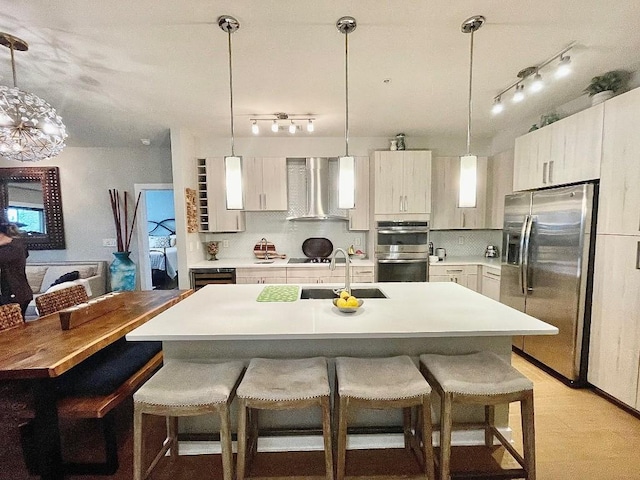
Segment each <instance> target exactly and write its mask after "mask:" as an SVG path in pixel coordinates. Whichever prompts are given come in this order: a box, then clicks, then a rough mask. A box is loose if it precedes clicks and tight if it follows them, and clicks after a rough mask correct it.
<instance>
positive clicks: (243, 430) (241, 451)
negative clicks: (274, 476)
mask: <svg viewBox="0 0 640 480" xmlns="http://www.w3.org/2000/svg"><path fill="white" fill-rule="evenodd" d="M246 455H247V405H246V404H245V402H244V400H242V399H239V402H238V454H237V468H236V475H237V477H236V478H237V479H238V480H243V479H244V476H245V462H246Z"/></svg>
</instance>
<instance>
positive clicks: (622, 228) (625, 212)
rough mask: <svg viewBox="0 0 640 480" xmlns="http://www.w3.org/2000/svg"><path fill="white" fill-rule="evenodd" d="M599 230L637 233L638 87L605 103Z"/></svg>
mask: <svg viewBox="0 0 640 480" xmlns="http://www.w3.org/2000/svg"><path fill="white" fill-rule="evenodd" d="M604 109H605V120H604V138H603V145H602V169H601V177H600V196H599V205H598V227H597V228H598V233H612V234H629V235H637V234H638V233H640V188H639V187H638V185H640V161H638V155H639V153H638V152H640V135H638V132H640V88H636V89H635V90H631V91H630V92H627V93H624V94H622V95H618V96H617V97H614V98H612V99H611V100H608V101H606V102H605V104H604Z"/></svg>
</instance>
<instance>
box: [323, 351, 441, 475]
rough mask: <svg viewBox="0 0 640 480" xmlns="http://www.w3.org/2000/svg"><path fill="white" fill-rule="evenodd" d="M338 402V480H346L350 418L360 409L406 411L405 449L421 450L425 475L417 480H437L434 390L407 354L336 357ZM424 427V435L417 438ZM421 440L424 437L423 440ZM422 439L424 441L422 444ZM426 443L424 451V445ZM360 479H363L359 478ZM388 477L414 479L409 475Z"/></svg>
mask: <svg viewBox="0 0 640 480" xmlns="http://www.w3.org/2000/svg"><path fill="white" fill-rule="evenodd" d="M335 392H336V394H337V395H338V399H337V401H336V402H334V403H335V405H336V408H337V410H338V459H337V475H336V477H337V480H342V479H343V478H345V474H346V450H347V418H348V415H349V412H350V411H351V410H353V409H356V408H366V409H378V410H382V409H397V408H402V411H403V430H404V446H405V449H407V450H410V449H411V450H414V451H416V450H417V453H418V458H419V459H420V461H421V463H422V467H423V472H424V474H423V475H420V476H418V477H415V478H424V477H425V476H426V477H427V478H428V479H430V480H435V476H434V456H433V446H432V443H431V442H432V440H431V437H432V428H431V387H430V386H429V384H428V383H427V382H426V381H425V379H424V377H423V376H422V375H421V374H420V371H419V370H418V368H417V367H416V366H415V364H414V363H413V361H412V360H411V359H410V358H409V357H408V356H406V355H402V356H398V357H389V358H351V357H338V358H336V388H335ZM413 407H417V410H418V416H417V420H418V421H417V424H418V425H419V427H417V426H416V430H415V433H412V425H411V410H412V408H413ZM418 428H421V432H420V435H419V436H418V435H417V431H418ZM418 437H421V439H419V438H418ZM420 440H422V442H421V441H420ZM421 443H422V449H420V444H421ZM358 478H363V477H361V476H359V477H358ZM385 478H412V477H410V476H407V475H397V476H388V475H385Z"/></svg>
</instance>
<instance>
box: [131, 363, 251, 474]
mask: <svg viewBox="0 0 640 480" xmlns="http://www.w3.org/2000/svg"><path fill="white" fill-rule="evenodd" d="M243 370H244V364H243V363H242V362H228V363H219V364H216V363H193V362H183V361H178V360H173V361H170V362H168V363H167V364H165V365H164V366H163V367H162V368H161V369H160V370H158V372H156V374H155V375H154V376H153V377H151V378H150V379H149V380H148V381H147V382H146V383H145V384H144V385H143V386H142V387H140V389H139V390H138V391H137V392H136V393H134V395H133V402H134V403H133V415H134V417H133V418H134V420H133V478H134V480H142V479H144V478H146V477H147V476H148V475H149V473H151V470H153V468H154V467H155V466H156V464H157V463H158V461H159V460H160V458H161V457H162V456H164V455H165V454H166V452H167V451H168V450H171V458H172V459H173V460H175V459H177V457H178V455H179V446H178V417H190V416H196V415H205V414H211V413H214V414H217V415H218V416H219V417H220V446H221V449H222V471H223V476H224V480H232V479H233V452H232V449H231V422H230V418H229V405H230V404H231V401H232V400H233V397H234V393H235V390H236V388H237V386H238V383H239V382H240V378H241V376H242V371H243ZM145 414H147V415H161V416H164V417H166V418H167V438H166V440H165V442H164V445H163V447H162V449H161V450H160V452H159V453H158V454H157V455H156V457H155V458H154V459H153V461H152V462H151V465H150V466H149V468H148V469H147V470H146V471H143V468H144V467H143V464H142V456H143V452H142V416H143V415H145Z"/></svg>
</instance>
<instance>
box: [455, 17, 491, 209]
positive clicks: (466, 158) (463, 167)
mask: <svg viewBox="0 0 640 480" xmlns="http://www.w3.org/2000/svg"><path fill="white" fill-rule="evenodd" d="M484 21H485V20H484V17H483V16H482V15H475V16H473V17H470V18H468V19H466V20H465V21H464V22H463V23H462V27H461V30H462V32H463V33H470V34H471V42H470V49H469V51H470V53H469V102H468V107H469V115H468V117H467V153H466V155H463V156H461V157H460V187H459V190H458V207H460V208H475V207H476V196H477V171H478V157H477V156H476V155H472V154H471V92H472V84H473V34H474V32H475V31H476V30H478V29H479V28H480V27H481V26H482V25H483V24H484Z"/></svg>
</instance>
